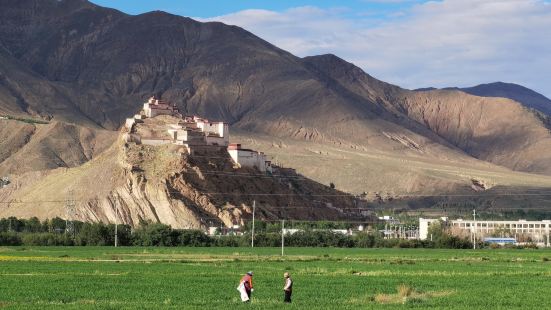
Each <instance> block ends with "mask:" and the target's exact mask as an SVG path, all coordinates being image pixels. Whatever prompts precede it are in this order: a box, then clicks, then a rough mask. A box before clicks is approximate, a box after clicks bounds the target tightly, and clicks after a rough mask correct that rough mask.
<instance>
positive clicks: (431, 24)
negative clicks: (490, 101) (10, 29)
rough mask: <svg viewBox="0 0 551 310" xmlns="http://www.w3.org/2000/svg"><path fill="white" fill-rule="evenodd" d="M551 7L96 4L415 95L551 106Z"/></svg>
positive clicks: (410, 0) (539, 3) (380, 0)
mask: <svg viewBox="0 0 551 310" xmlns="http://www.w3.org/2000/svg"><path fill="white" fill-rule="evenodd" d="M550 1H551V0H435V1H424V0H342V1H335V0H333V1H330V0H317V1H314V0H294V1H292V0H273V1H260V0H217V1H214V0H197V1H176V0H172V1H171V0H156V1H151V0H116V1H115V0H109V1H108V0H92V2H94V3H96V4H99V5H102V6H106V7H112V8H116V9H119V10H121V11H123V12H126V13H129V14H140V13H144V12H148V11H152V10H162V11H166V12H169V13H173V14H177V15H182V16H188V17H192V18H195V19H197V20H200V21H221V22H224V23H226V24H231V25H236V26H240V27H242V28H245V29H246V30H249V31H250V32H252V33H254V34H256V35H257V36H259V37H261V38H263V39H265V40H267V41H269V42H271V43H273V44H275V45H277V46H278V47H280V48H283V49H285V50H287V51H289V52H291V53H293V54H295V55H297V56H299V57H304V56H309V55H318V54H325V53H332V54H335V55H337V56H339V57H341V58H343V59H345V60H347V61H349V62H352V63H354V64H355V65H357V66H359V67H361V68H362V69H364V71H366V72H367V73H369V74H371V75H373V76H375V77H377V78H379V79H381V80H384V81H386V82H390V83H393V84H396V85H400V86H402V87H406V88H420V87H429V86H432V87H448V86H457V87H467V86H474V85H477V84H481V83H490V82H495V81H504V82H512V83H517V84H521V85H524V86H527V87H529V88H532V89H534V90H536V91H538V92H540V93H542V94H544V95H546V96H547V97H551V78H550V75H549V72H551V57H549V55H551V31H549V29H551V4H550Z"/></svg>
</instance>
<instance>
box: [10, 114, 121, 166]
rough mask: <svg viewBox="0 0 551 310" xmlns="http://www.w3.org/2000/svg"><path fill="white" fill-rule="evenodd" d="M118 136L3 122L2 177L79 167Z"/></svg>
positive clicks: (51, 125) (61, 126) (70, 127)
mask: <svg viewBox="0 0 551 310" xmlns="http://www.w3.org/2000/svg"><path fill="white" fill-rule="evenodd" d="M116 135H117V133H115V132H112V131H107V130H103V129H92V128H87V127H84V126H78V125H74V124H67V123H62V122H56V121H52V122H50V123H49V124H28V123H25V122H21V121H16V120H0V138H2V139H1V140H0V175H10V174H12V175H13V174H22V173H25V172H29V171H39V170H46V169H54V168H58V167H76V166H79V165H81V164H83V163H85V162H86V161H88V160H90V159H92V158H94V157H95V156H97V155H98V154H99V153H101V152H102V151H103V150H105V149H106V148H108V147H109V146H110V145H111V144H112V143H113V142H114V141H115V137H116Z"/></svg>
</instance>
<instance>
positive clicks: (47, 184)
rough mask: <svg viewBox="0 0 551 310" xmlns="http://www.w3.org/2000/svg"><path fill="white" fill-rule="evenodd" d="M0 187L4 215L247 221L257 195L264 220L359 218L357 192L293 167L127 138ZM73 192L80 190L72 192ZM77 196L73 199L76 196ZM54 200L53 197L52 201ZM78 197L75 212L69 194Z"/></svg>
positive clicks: (193, 223)
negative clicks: (241, 163) (270, 170)
mask: <svg viewBox="0 0 551 310" xmlns="http://www.w3.org/2000/svg"><path fill="white" fill-rule="evenodd" d="M11 181H12V183H11V184H10V186H9V187H7V188H5V189H2V190H0V200H1V201H2V202H9V203H3V204H1V205H0V217H6V216H18V217H31V216H38V217H39V218H51V217H55V216H59V217H62V218H66V217H70V218H71V219H75V220H82V221H103V222H111V223H113V222H115V221H116V220H117V219H116V214H117V213H116V212H118V217H119V218H118V221H119V222H123V223H127V224H130V225H134V226H135V225H138V224H139V223H140V221H148V220H151V221H154V222H162V223H166V224H170V225H172V226H173V227H175V228H206V227H207V226H213V225H215V226H218V225H224V226H228V227H230V226H232V225H234V224H243V221H244V219H249V218H250V217H251V215H252V202H253V200H256V204H257V211H256V217H257V218H258V219H264V220H270V219H280V218H290V219H305V220H306V219H331V220H336V219H347V218H354V219H358V218H360V217H361V216H360V215H359V212H358V210H357V208H355V201H354V197H353V196H352V195H347V194H345V193H343V192H339V191H337V190H335V189H331V188H330V187H328V186H325V185H322V184H319V183H316V182H314V181H312V180H309V179H307V178H305V177H303V176H300V175H297V174H295V173H292V172H291V171H290V170H286V169H278V170H277V172H276V173H274V175H267V174H261V173H260V172H259V171H258V170H256V169H251V168H237V167H234V165H233V163H232V161H231V158H230V157H229V154H228V153H227V152H226V151H225V150H222V151H208V152H206V153H205V152H195V153H194V155H193V156H191V155H186V154H185V151H184V149H183V148H182V147H181V146H177V145H163V146H148V145H136V144H134V143H124V142H123V139H122V138H119V139H117V141H116V142H115V143H114V144H113V145H112V146H111V147H110V148H109V149H108V150H106V151H104V152H103V153H102V154H101V155H99V156H98V157H96V158H94V159H92V160H90V161H88V162H87V163H85V164H83V165H80V166H78V167H75V168H58V169H54V170H49V171H44V170H43V171H41V172H28V173H24V174H21V175H18V176H16V177H15V178H14V179H12V180H11ZM70 191H72V194H69V193H70ZM69 195H72V196H69ZM46 197H47V198H46ZM68 198H71V199H73V200H74V202H75V210H78V211H75V212H67V209H66V208H65V205H66V203H65V201H66V199H68Z"/></svg>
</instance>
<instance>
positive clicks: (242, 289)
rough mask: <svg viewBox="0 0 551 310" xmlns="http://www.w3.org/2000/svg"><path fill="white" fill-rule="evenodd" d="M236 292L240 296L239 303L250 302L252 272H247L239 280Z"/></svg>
mask: <svg viewBox="0 0 551 310" xmlns="http://www.w3.org/2000/svg"><path fill="white" fill-rule="evenodd" d="M237 290H238V291H239V293H240V294H241V301H243V302H249V301H251V293H252V292H253V291H254V289H253V272H252V271H249V272H247V274H245V275H244V276H243V278H241V281H240V282H239V286H238V287H237Z"/></svg>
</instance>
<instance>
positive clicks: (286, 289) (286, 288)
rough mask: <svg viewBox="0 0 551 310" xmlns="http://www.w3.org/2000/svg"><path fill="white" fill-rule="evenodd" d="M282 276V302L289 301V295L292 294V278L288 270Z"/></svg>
mask: <svg viewBox="0 0 551 310" xmlns="http://www.w3.org/2000/svg"><path fill="white" fill-rule="evenodd" d="M283 278H284V279H285V284H284V286H283V291H284V292H285V299H283V302H287V303H290V302H291V295H292V294H293V279H291V275H290V274H289V273H288V272H286V273H284V274H283Z"/></svg>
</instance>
